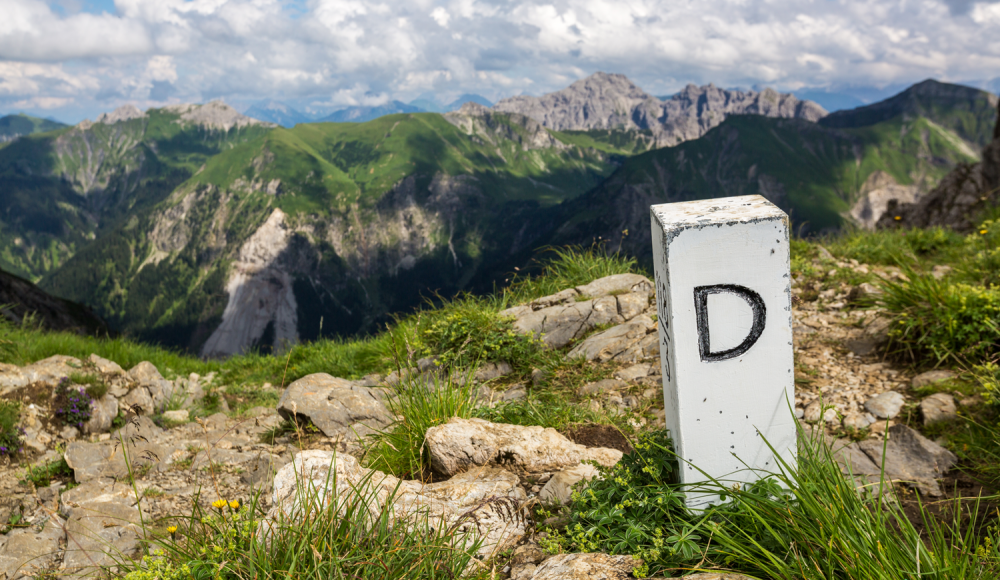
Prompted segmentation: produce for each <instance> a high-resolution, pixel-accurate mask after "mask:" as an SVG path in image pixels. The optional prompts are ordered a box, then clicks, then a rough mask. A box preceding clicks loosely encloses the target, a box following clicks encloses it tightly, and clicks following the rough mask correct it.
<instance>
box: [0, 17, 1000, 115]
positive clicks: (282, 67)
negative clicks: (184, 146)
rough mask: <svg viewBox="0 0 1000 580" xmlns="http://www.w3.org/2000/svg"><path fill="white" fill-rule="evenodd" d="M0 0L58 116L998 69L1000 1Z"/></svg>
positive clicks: (810, 94)
mask: <svg viewBox="0 0 1000 580" xmlns="http://www.w3.org/2000/svg"><path fill="white" fill-rule="evenodd" d="M0 14H2V15H3V16H2V18H0V115H2V114H5V113H14V112H18V111H24V112H26V113H30V114H33V115H37V116H42V117H54V118H56V119H59V120H62V121H66V122H77V121H79V120H81V119H83V118H85V117H86V118H90V119H94V118H96V116H97V115H98V114H100V113H102V112H106V111H110V110H113V109H115V108H116V107H117V106H119V105H121V104H125V103H133V104H135V105H136V106H137V107H138V108H140V109H143V110H144V109H146V108H148V107H150V106H162V105H164V104H170V103H187V102H207V101H210V100H215V99H222V100H225V101H226V102H229V103H231V104H233V105H234V106H236V107H237V108H239V109H240V110H246V109H247V108H249V107H250V106H253V105H255V104H260V103H263V104H266V103H268V102H271V101H277V102H280V103H285V104H287V105H288V106H289V107H290V108H291V109H294V110H295V111H298V112H299V113H301V114H302V115H303V117H304V118H322V117H324V116H327V115H330V114H331V113H334V112H335V111H338V110H343V109H346V108H349V107H363V108H378V107H384V106H393V107H399V105H393V104H392V103H393V102H394V101H398V102H400V103H403V104H406V105H410V103H411V102H413V101H418V100H424V101H427V102H429V103H436V104H437V105H439V106H440V107H441V108H442V109H443V110H445V109H448V108H450V105H451V104H452V103H453V101H455V100H457V99H459V98H460V97H461V96H462V95H464V94H467V93H468V94H476V95H481V96H482V97H484V98H485V99H487V100H489V101H491V102H496V101H499V100H500V99H502V98H506V97H511V96H516V95H520V94H532V95H542V94H546V93H549V92H552V91H554V90H558V89H561V88H563V87H566V86H567V85H569V84H570V83H572V82H573V81H575V80H577V79H580V78H584V77H586V76H588V75H590V74H591V73H593V72H596V71H607V72H614V73H621V74H624V75H627V76H628V77H629V78H630V79H632V80H633V81H635V83H636V84H637V85H639V86H641V87H642V88H643V89H644V90H645V91H647V92H649V93H651V94H656V95H669V94H673V93H676V92H677V91H679V90H681V89H682V88H683V87H684V86H686V85H687V84H689V83H694V84H696V85H704V84H707V83H709V82H712V83H715V85H716V86H720V87H761V88H763V87H772V88H774V89H776V90H778V91H781V92H792V93H795V94H797V95H799V96H800V97H802V98H807V99H811V100H814V101H816V102H818V103H819V104H821V105H823V106H824V107H826V108H827V109H830V110H836V109H838V108H841V107H843V106H849V105H852V104H857V103H858V102H861V103H869V102H872V101H874V100H878V98H883V97H885V96H888V94H891V93H893V92H896V91H897V90H898V89H899V88H902V87H905V86H908V85H909V84H912V83H914V82H918V81H921V80H923V79H925V78H936V79H939V80H942V81H952V82H966V83H967V84H973V85H975V86H977V87H981V88H986V89H991V90H993V89H994V88H995V86H996V82H995V79H996V78H997V77H1000V44H998V43H996V42H995V41H994V40H995V38H997V36H998V33H1000V3H996V2H970V1H965V0H961V1H960V0H926V1H924V2H898V1H895V0H842V1H838V2H794V1H792V0H773V1H770V2H766V3H765V2H731V1H727V0H705V1H703V2H690V1H687V2H685V1H681V2H667V1H665V0H661V1H653V0H636V1H632V2H628V3H622V2H618V1H614V0H588V1H583V0H559V1H557V2H551V3H543V2H534V1H529V0H511V1H508V2H500V1H499V0H462V1H459V0H451V1H438V0H416V1H412V0H411V1H406V2H403V1H401V0H372V1H361V0H114V1H112V0H88V1H82V0H51V1H47V2H46V1H43V0H0ZM885 91H888V93H886V92H885ZM428 95H430V98H429V97H428ZM866 95H872V96H871V97H869V96H866ZM410 106H419V105H410ZM420 108H424V107H420ZM262 110H263V109H262ZM272 110H274V109H272ZM274 112H275V114H278V111H276V110H274ZM284 119H285V121H286V122H292V121H293V117H292V116H287V117H285V118H284Z"/></svg>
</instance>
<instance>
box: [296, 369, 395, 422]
mask: <svg viewBox="0 0 1000 580" xmlns="http://www.w3.org/2000/svg"><path fill="white" fill-rule="evenodd" d="M375 391H376V390H375V389H373V388H370V387H362V386H359V385H356V384H355V383H353V382H352V381H348V380H346V379H341V378H336V377H332V376H330V375H328V374H326V373H315V374H311V375H308V376H305V377H302V378H301V379H299V380H297V381H295V382H294V383H292V384H290V385H288V388H287V389H285V392H284V393H283V394H282V395H281V400H279V401H278V413H280V414H281V416H282V417H284V418H285V419H288V420H292V419H293V418H295V417H296V416H301V417H305V418H307V419H309V421H311V422H312V424H313V425H315V426H316V427H317V428H319V430H320V431H322V432H323V434H324V435H326V436H327V437H336V436H341V435H343V436H348V437H350V436H352V435H354V434H355V433H357V434H358V435H361V434H363V433H365V432H370V431H369V430H371V429H378V428H381V427H384V426H386V425H388V424H389V423H391V422H392V415H391V414H390V413H389V410H388V409H386V407H385V405H384V404H382V401H381V399H380V398H379V397H378V394H377V393H376V392H375Z"/></svg>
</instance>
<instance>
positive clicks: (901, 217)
mask: <svg viewBox="0 0 1000 580" xmlns="http://www.w3.org/2000/svg"><path fill="white" fill-rule="evenodd" d="M892 219H894V220H896V221H897V222H898V221H899V220H901V219H903V216H900V215H898V216H896V217H894V218H892Z"/></svg>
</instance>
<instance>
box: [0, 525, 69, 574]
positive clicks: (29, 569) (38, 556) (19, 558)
mask: <svg viewBox="0 0 1000 580" xmlns="http://www.w3.org/2000/svg"><path fill="white" fill-rule="evenodd" d="M64 525H65V522H64V521H63V520H62V518H60V517H59V516H53V517H51V518H48V519H46V520H44V521H43V522H42V523H41V524H40V525H38V526H34V525H33V526H31V527H27V528H15V529H13V530H11V531H10V532H8V533H7V535H5V536H0V574H2V575H3V576H4V577H5V578H6V579H7V580H19V579H20V578H40V577H45V576H46V574H44V572H45V571H47V570H49V569H51V568H52V567H53V566H54V565H55V563H56V560H57V558H58V557H59V553H60V548H59V544H60V542H61V541H62V540H63V539H64V538H65V537H66V533H65V532H64V531H63V526H64Z"/></svg>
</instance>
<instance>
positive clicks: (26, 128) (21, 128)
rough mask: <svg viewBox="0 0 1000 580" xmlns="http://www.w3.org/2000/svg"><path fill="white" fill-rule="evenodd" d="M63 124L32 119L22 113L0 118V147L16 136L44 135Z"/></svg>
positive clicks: (61, 126) (63, 125)
mask: <svg viewBox="0 0 1000 580" xmlns="http://www.w3.org/2000/svg"><path fill="white" fill-rule="evenodd" d="M65 126H66V125H65V124H64V123H60V122H58V121H50V120H48V119H41V118H39V117H32V116H31V115H25V114H24V113H18V114H17V115H5V116H3V117H0V147H3V144H4V142H6V141H10V140H12V139H14V138H15V137H17V136H23V135H31V134H33V133H45V132H48V131H55V130H57V129H61V128H63V127H65Z"/></svg>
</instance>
